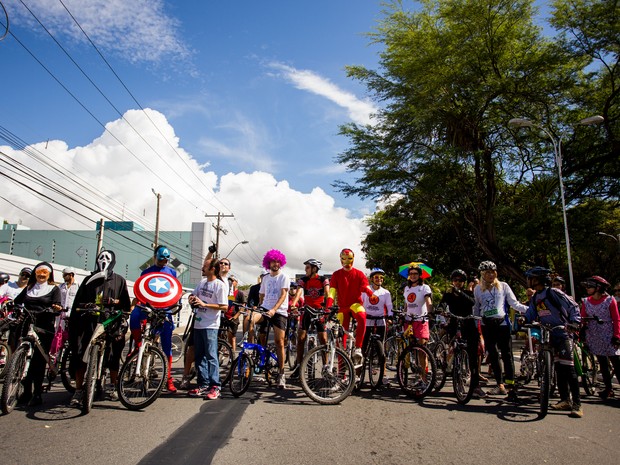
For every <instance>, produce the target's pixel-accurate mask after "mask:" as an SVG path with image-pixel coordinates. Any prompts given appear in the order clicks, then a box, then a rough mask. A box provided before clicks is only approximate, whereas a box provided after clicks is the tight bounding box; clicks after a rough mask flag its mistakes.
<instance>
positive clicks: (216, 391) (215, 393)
mask: <svg viewBox="0 0 620 465" xmlns="http://www.w3.org/2000/svg"><path fill="white" fill-rule="evenodd" d="M220 397H221V394H220V388H219V386H212V387H211V389H209V392H208V393H207V395H206V396H205V398H207V399H209V400H214V399H219V398H220Z"/></svg>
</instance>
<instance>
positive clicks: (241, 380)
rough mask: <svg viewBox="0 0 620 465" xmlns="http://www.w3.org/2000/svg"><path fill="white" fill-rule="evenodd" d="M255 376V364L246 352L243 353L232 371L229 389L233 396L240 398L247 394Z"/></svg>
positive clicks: (235, 361) (235, 362)
mask: <svg viewBox="0 0 620 465" xmlns="http://www.w3.org/2000/svg"><path fill="white" fill-rule="evenodd" d="M253 376H254V362H252V358H251V357H250V356H249V355H248V354H246V353H245V352H241V353H240V354H239V356H238V357H237V358H236V359H235V360H234V361H233V364H232V368H231V370H230V381H229V383H228V384H229V387H230V392H231V393H232V395H233V396H235V397H239V396H241V395H243V394H244V393H245V391H247V390H248V388H249V387H250V383H251V382H252V377H253Z"/></svg>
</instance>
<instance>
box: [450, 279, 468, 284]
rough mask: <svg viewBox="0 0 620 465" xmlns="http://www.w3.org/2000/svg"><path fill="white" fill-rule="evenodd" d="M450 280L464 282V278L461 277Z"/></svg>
mask: <svg viewBox="0 0 620 465" xmlns="http://www.w3.org/2000/svg"><path fill="white" fill-rule="evenodd" d="M452 281H456V282H459V283H464V282H465V280H464V279H463V278H454V279H453V280H452Z"/></svg>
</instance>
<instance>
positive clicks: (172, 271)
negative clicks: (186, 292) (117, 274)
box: [140, 265, 177, 278]
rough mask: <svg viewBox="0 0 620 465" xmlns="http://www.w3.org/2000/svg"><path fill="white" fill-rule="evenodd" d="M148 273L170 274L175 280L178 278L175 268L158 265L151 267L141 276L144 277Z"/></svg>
mask: <svg viewBox="0 0 620 465" xmlns="http://www.w3.org/2000/svg"><path fill="white" fill-rule="evenodd" d="M147 273H166V274H169V275H170V276H174V277H175V278H176V277H177V272H176V270H175V269H173V268H170V267H169V266H157V265H152V266H149V267H148V268H147V269H146V270H144V271H143V272H142V273H140V276H142V275H143V274H147Z"/></svg>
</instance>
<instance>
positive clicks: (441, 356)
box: [428, 340, 449, 393]
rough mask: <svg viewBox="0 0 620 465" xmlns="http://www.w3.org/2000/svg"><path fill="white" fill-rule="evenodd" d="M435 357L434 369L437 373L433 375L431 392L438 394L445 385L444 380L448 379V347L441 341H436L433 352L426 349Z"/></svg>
mask: <svg viewBox="0 0 620 465" xmlns="http://www.w3.org/2000/svg"><path fill="white" fill-rule="evenodd" d="M428 350H429V351H430V352H432V354H433V356H434V357H435V367H436V369H437V372H436V373H435V384H434V387H433V392H434V393H438V392H439V391H441V389H442V388H443V387H444V386H445V384H446V378H447V377H448V354H449V346H448V345H446V344H445V343H444V342H443V341H442V340H439V341H437V343H436V345H435V348H434V350H431V349H430V347H429V349H428Z"/></svg>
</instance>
